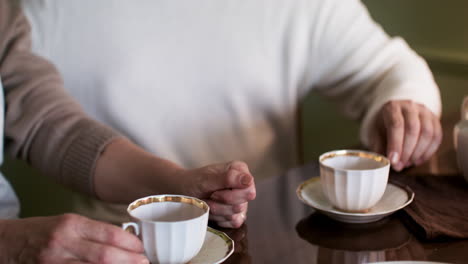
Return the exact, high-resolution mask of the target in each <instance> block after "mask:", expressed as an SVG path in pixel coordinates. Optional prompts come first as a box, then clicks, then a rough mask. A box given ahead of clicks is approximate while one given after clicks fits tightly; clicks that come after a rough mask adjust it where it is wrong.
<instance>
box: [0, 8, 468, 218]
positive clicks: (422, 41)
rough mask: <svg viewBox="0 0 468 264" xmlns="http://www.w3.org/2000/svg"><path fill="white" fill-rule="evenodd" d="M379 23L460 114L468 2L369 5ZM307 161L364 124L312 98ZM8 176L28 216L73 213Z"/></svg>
mask: <svg viewBox="0 0 468 264" xmlns="http://www.w3.org/2000/svg"><path fill="white" fill-rule="evenodd" d="M363 2H364V3H365V4H366V5H367V6H368V7H369V10H370V13H371V15H372V16H373V17H374V19H375V20H376V21H378V22H379V23H381V24H382V26H383V27H384V29H385V30H386V31H387V32H389V33H390V34H391V35H398V36H402V37H404V38H405V39H406V40H407V41H408V43H409V44H410V45H411V46H412V47H413V48H414V49H415V50H416V51H417V52H418V53H420V54H421V55H423V56H424V57H425V58H426V59H427V60H428V61H429V62H430V66H431V68H432V69H433V70H434V73H435V77H436V81H437V83H438V84H439V86H440V88H441V93H442V100H443V104H444V113H449V112H452V111H456V110H458V108H459V105H460V103H461V98H462V97H463V95H468V79H467V78H468V66H467V65H468V30H465V27H466V26H468V16H466V14H465V13H466V11H467V10H468V1H440V0H439V1H436V0H366V1H363ZM302 119H303V127H304V129H303V135H304V137H303V142H304V157H305V160H306V161H310V160H315V159H317V157H318V155H319V154H320V153H323V152H325V151H328V150H331V149H338V148H346V147H349V146H355V145H357V144H358V142H359V141H358V124H356V123H355V122H352V121H349V120H347V119H344V118H343V117H342V116H341V115H340V113H338V112H337V111H336V109H335V108H334V107H333V106H332V105H331V104H330V103H328V102H327V101H325V100H323V98H320V97H318V96H317V95H315V94H311V95H310V96H309V97H308V98H307V99H306V100H305V102H304V106H303V109H302ZM2 171H3V172H4V174H5V175H7V177H8V178H9V179H10V181H11V182H12V183H13V185H14V186H15V189H16V190H17V192H18V196H19V197H20V199H21V202H22V216H33V215H50V214H57V213H61V212H67V211H70V206H69V205H70V197H71V196H73V195H77V194H75V193H73V192H70V191H68V190H66V189H64V188H62V187H60V186H58V185H56V184H55V183H54V182H53V181H52V180H50V179H49V178H47V177H44V176H41V175H39V174H38V173H37V172H35V171H34V170H31V169H29V168H27V167H26V166H25V164H24V163H22V162H18V161H9V160H8V161H6V163H5V165H4V166H3V167H2Z"/></svg>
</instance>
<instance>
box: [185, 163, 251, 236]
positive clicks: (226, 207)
mask: <svg viewBox="0 0 468 264" xmlns="http://www.w3.org/2000/svg"><path fill="white" fill-rule="evenodd" d="M182 173H183V174H184V175H181V176H182V177H184V178H185V179H186V181H187V182H189V183H190V184H187V185H186V186H187V187H186V190H185V191H184V193H185V194H187V195H190V196H194V197H198V198H201V199H203V200H205V201H206V202H207V203H208V205H209V206H210V220H212V221H215V222H216V223H217V224H218V225H219V226H221V227H226V228H238V227H240V226H241V225H242V224H243V223H244V222H245V220H246V217H247V207H248V202H249V201H252V200H253V199H255V196H256V190H255V183H254V178H253V176H252V175H251V174H250V171H249V168H248V166H247V164H245V163H244V162H241V161H233V162H228V163H222V164H215V165H209V166H205V167H202V168H198V169H194V170H185V171H183V172H182Z"/></svg>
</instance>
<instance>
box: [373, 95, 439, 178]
mask: <svg viewBox="0 0 468 264" xmlns="http://www.w3.org/2000/svg"><path fill="white" fill-rule="evenodd" d="M376 126H377V130H376V131H375V132H376V133H374V134H373V135H371V139H370V142H371V146H370V147H371V149H372V151H375V152H379V153H383V154H384V155H387V157H388V158H389V160H390V162H391V165H392V167H393V168H394V169H395V170H396V171H401V170H402V169H404V168H406V167H409V166H411V165H420V164H421V163H423V162H425V161H427V160H428V159H429V158H430V157H431V156H432V155H433V154H434V153H435V152H436V150H437V148H438V147H439V145H440V143H441V141H442V128H441V125H440V121H439V118H438V117H437V116H436V115H435V114H433V113H432V112H431V111H430V110H429V109H427V108H426V107H425V106H423V105H421V104H417V103H414V102H412V101H408V100H398V101H390V102H388V103H386V104H385V105H384V106H383V107H382V109H381V110H380V112H379V113H378V114H377V117H376Z"/></svg>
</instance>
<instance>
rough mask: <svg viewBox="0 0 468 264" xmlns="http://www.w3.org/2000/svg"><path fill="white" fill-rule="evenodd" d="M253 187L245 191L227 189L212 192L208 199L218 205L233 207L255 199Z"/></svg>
mask: <svg viewBox="0 0 468 264" xmlns="http://www.w3.org/2000/svg"><path fill="white" fill-rule="evenodd" d="M256 195H257V194H256V190H255V185H251V186H250V187H248V188H245V189H227V190H220V191H216V192H214V193H213V194H212V195H211V197H210V199H211V200H213V201H216V202H219V203H223V204H228V205H234V204H243V203H245V202H248V201H252V200H254V199H255V197H256Z"/></svg>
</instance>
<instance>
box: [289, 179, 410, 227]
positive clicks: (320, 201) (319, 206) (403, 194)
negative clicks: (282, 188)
mask: <svg viewBox="0 0 468 264" xmlns="http://www.w3.org/2000/svg"><path fill="white" fill-rule="evenodd" d="M296 193H297V196H298V197H299V199H300V200H301V201H302V202H303V203H305V204H307V205H309V206H311V207H312V208H314V209H315V210H317V211H319V212H321V213H323V214H325V215H327V216H328V217H330V218H332V219H334V220H337V221H340V222H345V223H356V224H360V223H370V222H375V221H378V220H380V219H382V218H384V217H385V216H388V215H390V214H392V213H394V212H396V211H398V210H400V209H402V208H404V207H406V206H407V205H409V204H410V203H411V202H412V201H413V199H414V192H413V191H412V190H411V189H410V188H409V187H407V186H405V187H403V186H399V185H397V184H393V183H389V184H387V187H386V190H385V192H384V194H383V196H382V199H380V201H379V202H378V203H377V204H376V205H375V206H374V207H372V209H371V210H370V211H369V212H367V213H347V212H343V211H340V210H337V209H336V208H335V207H334V206H333V205H332V204H331V203H330V201H329V200H328V199H327V198H326V197H325V195H324V194H323V192H322V183H321V179H320V178H319V177H314V178H312V179H309V180H307V181H305V182H303V183H302V184H300V185H299V187H298V188H297V192H296Z"/></svg>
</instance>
